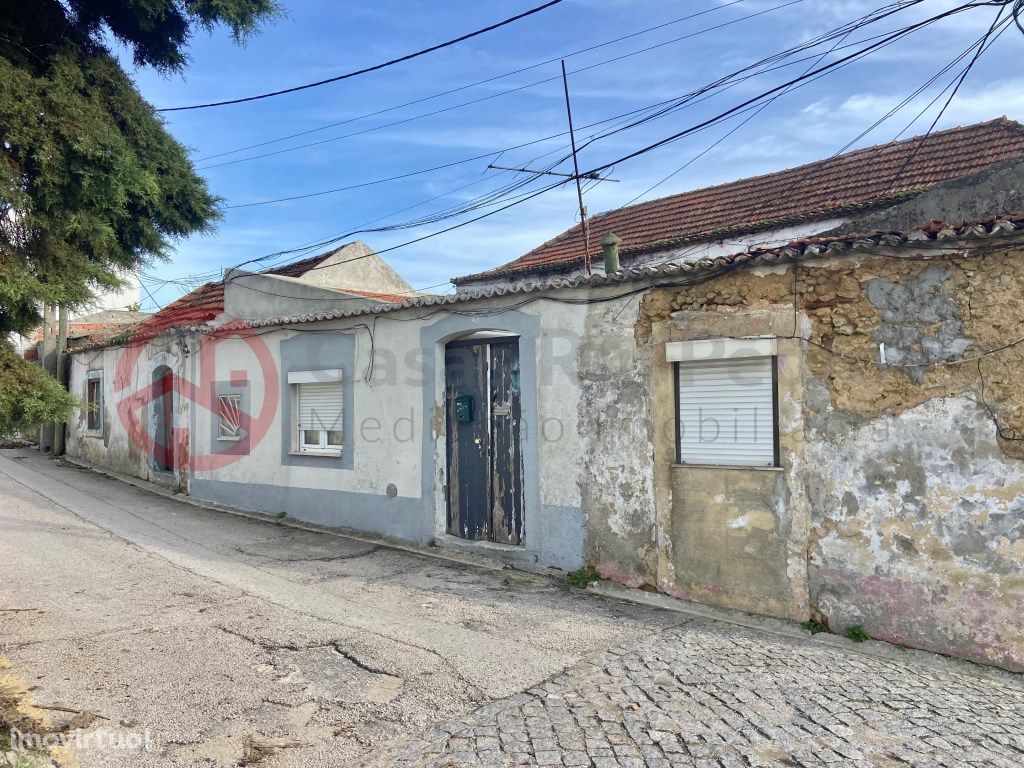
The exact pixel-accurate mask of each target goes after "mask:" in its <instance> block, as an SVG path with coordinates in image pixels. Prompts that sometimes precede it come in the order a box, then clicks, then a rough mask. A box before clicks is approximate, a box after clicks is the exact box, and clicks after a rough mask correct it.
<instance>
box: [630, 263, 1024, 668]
mask: <svg viewBox="0 0 1024 768" xmlns="http://www.w3.org/2000/svg"><path fill="white" fill-rule="evenodd" d="M897 255H898V256H900V257H901V258H896V256H897ZM1022 255H1024V254H1022V253H1021V252H1019V251H1013V252H1008V253H1006V252H1004V253H993V254H991V255H981V254H979V253H976V254H972V255H971V257H970V258H961V257H949V258H934V257H933V258H928V259H926V258H922V257H920V255H919V254H914V253H913V252H911V251H909V249H906V248H904V249H903V250H902V251H901V252H898V253H893V254H890V256H888V257H886V256H882V255H879V256H865V257H859V258H856V259H852V258H851V259H842V260H829V261H824V260H822V261H810V262H805V263H801V264H800V265H798V266H796V267H793V266H789V267H788V268H781V267H780V268H774V269H754V270H742V271H737V272H733V273H730V274H728V275H725V276H722V277H720V278H718V279H716V280H712V281H710V282H706V283H703V284H700V285H696V286H692V287H688V288H683V289H678V290H657V291H654V292H652V293H651V294H650V295H649V296H648V297H647V299H646V301H645V304H644V308H643V313H642V316H641V320H640V322H639V324H638V326H637V333H638V339H639V340H640V341H643V342H646V341H650V340H654V339H658V338H659V329H660V328H663V327H664V326H665V325H666V324H667V323H671V322H672V321H673V316H675V317H679V316H680V313H684V314H690V313H697V312H701V313H716V314H733V315H736V314H741V313H749V312H750V310H751V309H773V310H775V311H781V310H785V309H788V311H790V312H791V313H792V316H793V323H792V326H791V327H792V329H793V330H792V332H791V333H789V334H782V335H790V336H797V337H799V336H805V337H806V339H807V341H806V342H804V349H805V351H804V354H803V358H802V363H801V364H802V376H803V391H804V394H803V409H802V420H803V429H802V438H803V439H802V448H801V449H800V451H797V452H795V453H794V456H798V455H800V453H801V452H802V457H803V462H804V468H803V471H802V472H801V473H800V479H801V483H800V485H801V486H802V487H803V489H804V493H805V495H806V501H807V503H808V504H809V506H810V517H811V525H810V533H809V536H808V539H807V542H806V556H807V568H808V590H809V601H810V608H811V612H812V613H813V614H814V615H816V616H817V617H818V618H820V619H821V620H823V621H826V622H827V623H828V625H829V626H830V628H832V629H833V630H835V631H843V630H844V629H845V628H846V627H848V626H850V625H855V624H860V625H863V626H864V627H865V628H866V629H867V630H868V632H869V633H870V634H872V635H873V636H875V637H879V638H883V639H892V640H895V641H898V642H901V643H905V644H908V645H913V646H917V647H922V648H927V649H930V650H936V651H941V652H947V653H952V654H956V655H959V656H965V657H968V658H975V659H980V660H987V661H991V662H996V663H1000V664H1003V665H1005V666H1009V667H1011V668H1024V621H1022V616H1024V461H1022V459H1024V442H1022V441H1021V439H1020V438H1022V437H1024V386H1022V385H1021V374H1022V371H1024V365H1022V356H1024V345H1017V344H1014V342H1016V341H1017V340H1018V339H1019V338H1020V337H1022V336H1024V330H1022V329H1024V265H1022V262H1021V258H1022ZM761 332H762V331H761V330H758V329H757V328H756V327H754V326H753V325H752V326H751V328H750V330H749V331H748V334H757V333H761ZM776 333H777V331H776ZM748 334H742V333H739V334H737V335H748ZM883 344H884V349H885V352H884V355H885V360H886V364H880V363H879V360H880V354H881V351H880V345H883ZM784 463H785V462H784ZM737 471H740V472H742V470H737ZM777 501H778V503H779V504H791V503H792V501H791V500H787V499H785V498H783V497H782V496H781V495H780V497H779V498H778V499H777Z"/></svg>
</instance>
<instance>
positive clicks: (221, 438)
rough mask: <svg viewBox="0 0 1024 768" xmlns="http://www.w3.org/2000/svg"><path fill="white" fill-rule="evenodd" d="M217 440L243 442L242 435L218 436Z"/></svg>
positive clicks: (219, 441) (220, 441)
mask: <svg viewBox="0 0 1024 768" xmlns="http://www.w3.org/2000/svg"><path fill="white" fill-rule="evenodd" d="M217 442H218V443H240V442H242V438H240V437H218V438H217Z"/></svg>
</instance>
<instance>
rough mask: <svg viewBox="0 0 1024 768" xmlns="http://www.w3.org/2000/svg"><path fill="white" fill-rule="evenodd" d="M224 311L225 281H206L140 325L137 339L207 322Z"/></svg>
mask: <svg viewBox="0 0 1024 768" xmlns="http://www.w3.org/2000/svg"><path fill="white" fill-rule="evenodd" d="M223 311H224V283H204V284H203V285H201V286H199V287H198V288H196V289H195V290H194V291H192V292H191V293H186V294H185V295H184V296H182V297H181V298H180V299H178V300H177V301H172V302H171V303H170V304H168V305H167V306H166V307H164V308H163V309H161V310H160V311H159V312H157V313H156V314H155V315H153V316H152V317H151V318H150V319H149V320H147V321H146V322H144V323H143V324H142V325H141V326H139V329H138V332H137V333H136V334H135V337H136V338H137V339H149V338H152V337H154V336H158V335H159V334H161V333H163V332H164V331H166V330H168V329H170V328H177V327H179V326H184V325H196V324H199V323H205V322H208V321H210V320H213V318H215V317H217V315H219V314H220V313H222V312H223Z"/></svg>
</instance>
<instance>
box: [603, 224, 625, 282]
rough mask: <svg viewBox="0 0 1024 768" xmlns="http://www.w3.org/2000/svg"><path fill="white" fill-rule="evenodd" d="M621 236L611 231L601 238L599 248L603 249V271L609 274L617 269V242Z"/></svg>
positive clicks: (620, 239) (620, 240)
mask: <svg viewBox="0 0 1024 768" xmlns="http://www.w3.org/2000/svg"><path fill="white" fill-rule="evenodd" d="M621 242H622V238H620V237H616V236H615V235H613V234H612V233H611V232H609V233H608V234H607V235H605V236H604V237H602V238H601V250H602V251H604V273H605V274H606V275H610V274H612V273H613V272H618V271H619V243H621Z"/></svg>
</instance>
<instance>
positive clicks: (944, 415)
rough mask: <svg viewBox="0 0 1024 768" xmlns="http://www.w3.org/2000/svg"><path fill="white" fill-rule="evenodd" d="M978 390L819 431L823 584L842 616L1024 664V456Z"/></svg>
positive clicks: (813, 460) (818, 580) (817, 495)
mask: <svg viewBox="0 0 1024 768" xmlns="http://www.w3.org/2000/svg"><path fill="white" fill-rule="evenodd" d="M994 432H995V431H994V428H993V426H992V422H991V420H990V419H989V418H988V415H987V414H986V413H985V412H984V410H983V409H982V408H980V407H979V406H978V405H977V404H976V403H975V402H974V401H973V400H972V399H970V398H968V397H949V398H936V399H934V400H929V401H928V402H926V403H923V404H922V405H919V406H917V407H915V408H912V409H910V410H908V411H905V412H903V413H901V414H900V415H898V416H890V417H882V418H879V419H875V420H873V421H871V422H869V423H867V424H864V425H862V426H860V427H857V428H855V429H852V430H851V431H850V432H848V433H847V434H846V435H844V436H843V438H842V439H840V440H838V441H835V440H829V439H817V440H813V441H811V442H810V443H809V444H808V459H809V463H810V465H811V466H813V467H815V471H814V473H813V475H812V476H811V477H810V486H811V497H812V499H813V500H814V506H815V509H816V511H817V514H816V516H815V527H814V535H813V539H812V541H811V547H810V553H811V559H810V563H809V565H810V577H811V593H812V595H813V596H814V599H815V603H816V607H817V610H818V611H820V613H821V614H822V615H823V616H825V617H827V618H828V621H829V623H830V625H831V626H833V627H837V628H842V627H845V626H850V625H854V624H862V625H863V626H864V627H865V628H866V629H867V630H868V632H869V633H870V634H871V635H873V636H874V637H879V638H882V639H886V640H893V641H895V642H899V643H904V644H908V645H916V646H920V647H925V648H928V649H930V650H936V651H940V652H943V653H952V654H955V655H957V656H964V657H967V658H973V659H981V660H989V661H996V662H1000V663H1002V664H1005V665H1006V666H1011V667H1017V668H1022V667H1024V621H1022V618H1024V568H1022V562H1024V462H1021V461H1018V460H1015V459H1010V458H1007V457H1006V456H1005V455H1004V454H1003V452H1002V451H1001V450H1000V449H999V446H998V445H997V444H996V440H995V434H994Z"/></svg>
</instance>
